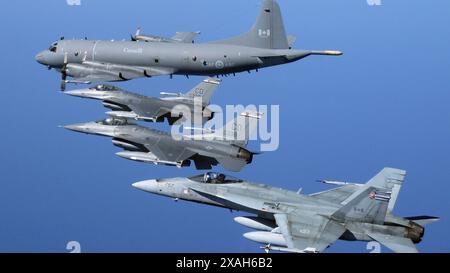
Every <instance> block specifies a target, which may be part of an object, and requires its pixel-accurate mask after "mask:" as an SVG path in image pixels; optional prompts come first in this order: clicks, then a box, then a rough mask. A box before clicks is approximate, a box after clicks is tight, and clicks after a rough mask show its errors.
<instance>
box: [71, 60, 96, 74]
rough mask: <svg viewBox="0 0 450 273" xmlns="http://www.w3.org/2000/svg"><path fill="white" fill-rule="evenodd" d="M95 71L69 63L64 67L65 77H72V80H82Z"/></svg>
mask: <svg viewBox="0 0 450 273" xmlns="http://www.w3.org/2000/svg"><path fill="white" fill-rule="evenodd" d="M95 72H96V71H95V69H94V68H92V67H87V66H85V65H82V64H74V63H70V64H67V67H66V73H67V75H69V76H71V77H74V78H82V77H85V76H88V75H92V74H94V73H95Z"/></svg>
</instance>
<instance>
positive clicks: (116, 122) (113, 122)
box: [97, 118, 129, 126]
mask: <svg viewBox="0 0 450 273" xmlns="http://www.w3.org/2000/svg"><path fill="white" fill-rule="evenodd" d="M97 123H98V124H102V125H111V126H121V125H127V124H129V123H128V121H127V120H126V119H121V118H107V119H103V120H99V121H97Z"/></svg>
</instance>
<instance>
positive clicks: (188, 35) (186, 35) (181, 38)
mask: <svg viewBox="0 0 450 273" xmlns="http://www.w3.org/2000/svg"><path fill="white" fill-rule="evenodd" d="M199 34H200V32H199V31H196V32H177V33H175V35H174V36H173V37H171V38H165V37H161V36H156V35H143V34H141V28H140V27H138V28H137V30H136V34H135V35H134V36H133V35H132V36H131V41H133V42H136V41H143V42H154V43H194V39H195V37H197V35H199Z"/></svg>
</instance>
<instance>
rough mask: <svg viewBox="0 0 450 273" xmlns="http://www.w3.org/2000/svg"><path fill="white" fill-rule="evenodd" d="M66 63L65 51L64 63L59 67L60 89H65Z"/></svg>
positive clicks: (65, 55)
mask: <svg viewBox="0 0 450 273" xmlns="http://www.w3.org/2000/svg"><path fill="white" fill-rule="evenodd" d="M67 63H68V58H67V52H66V53H64V65H63V67H62V69H61V91H65V90H66V80H67Z"/></svg>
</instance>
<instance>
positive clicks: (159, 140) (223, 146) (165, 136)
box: [65, 122, 253, 163]
mask: <svg viewBox="0 0 450 273" xmlns="http://www.w3.org/2000/svg"><path fill="white" fill-rule="evenodd" d="M65 128H66V129H69V130H72V131H77V132H81V133H86V134H93V135H100V136H108V137H112V138H114V139H116V140H125V141H126V142H127V143H128V144H130V145H135V144H136V145H135V147H133V149H130V150H134V151H136V150H137V151H141V152H152V151H151V150H152V148H153V147H154V146H152V145H158V146H159V147H161V146H163V147H164V149H165V152H166V153H168V154H170V153H172V152H173V153H174V154H176V153H179V152H180V151H183V150H184V149H186V148H188V149H189V150H190V151H193V152H195V153H198V154H200V155H202V156H206V157H212V158H215V157H220V156H225V157H233V158H240V159H242V160H246V161H247V162H248V163H251V161H252V157H253V155H252V153H251V152H249V151H247V150H246V149H244V148H242V147H238V146H235V145H232V144H230V143H228V142H223V141H209V140H198V139H196V140H192V139H177V138H175V137H173V136H172V134H169V133H166V132H163V131H159V130H155V129H150V128H146V127H143V126H139V125H134V124H126V125H118V126H115V125H110V124H103V123H102V122H88V123H81V124H74V125H68V126H65ZM180 137H182V136H180ZM149 147H150V148H149ZM122 148H125V149H126V147H122Z"/></svg>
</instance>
